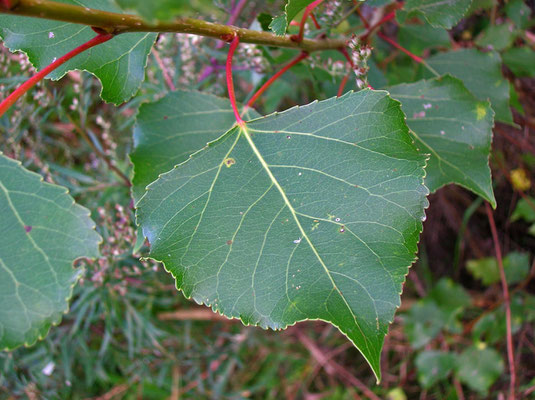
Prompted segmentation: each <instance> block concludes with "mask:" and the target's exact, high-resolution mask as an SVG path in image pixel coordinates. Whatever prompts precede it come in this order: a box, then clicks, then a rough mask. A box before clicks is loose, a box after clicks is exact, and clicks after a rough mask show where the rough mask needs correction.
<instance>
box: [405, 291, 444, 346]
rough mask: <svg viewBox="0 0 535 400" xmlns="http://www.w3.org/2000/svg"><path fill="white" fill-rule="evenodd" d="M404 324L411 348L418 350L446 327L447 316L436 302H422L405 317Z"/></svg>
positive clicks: (413, 307)
mask: <svg viewBox="0 0 535 400" xmlns="http://www.w3.org/2000/svg"><path fill="white" fill-rule="evenodd" d="M403 324H404V325H403V327H404V329H405V334H406V335H407V338H408V339H409V342H410V344H411V347H412V348H414V349H418V348H420V347H423V346H425V345H426V344H427V343H429V342H430V341H431V340H433V339H434V338H435V337H436V336H437V335H438V334H439V333H440V331H441V330H442V328H444V326H445V325H446V316H445V315H444V313H443V312H442V310H441V309H440V308H439V307H438V306H437V305H436V304H435V302H434V301H430V300H422V301H420V302H418V303H416V304H414V305H413V306H412V307H411V308H410V309H409V311H408V312H407V313H406V314H405V315H404V316H403Z"/></svg>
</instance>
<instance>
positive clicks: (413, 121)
mask: <svg viewBox="0 0 535 400" xmlns="http://www.w3.org/2000/svg"><path fill="white" fill-rule="evenodd" d="M389 91H390V93H391V94H392V97H393V98H395V99H397V100H399V101H401V104H402V109H403V111H404V112H405V115H407V123H408V125H409V128H410V130H411V134H412V135H414V139H415V141H416V144H417V147H418V148H419V149H420V151H421V152H422V153H428V154H431V157H430V159H429V162H428V165H427V168H426V171H427V174H426V178H425V184H426V186H427V187H428V188H429V190H430V191H432V192H434V191H435V190H437V189H439V188H440V187H442V186H444V185H446V184H448V183H456V184H458V185H461V186H464V187H465V188H467V189H469V190H472V191H473V192H474V193H476V194H478V195H480V196H481V197H483V198H485V199H486V200H487V201H489V202H490V203H491V204H492V205H493V206H494V207H496V200H495V199H494V193H493V192H492V179H491V176H490V168H489V154H490V144H491V140H492V127H493V125H494V118H493V111H492V109H491V108H490V105H489V104H488V102H482V101H478V100H477V99H476V98H475V97H474V96H473V95H472V94H471V93H470V92H469V91H468V90H467V89H466V88H465V87H464V85H463V83H462V82H461V81H459V80H458V79H455V78H453V77H451V76H449V75H446V76H444V77H443V78H436V79H432V80H429V81H425V80H424V81H419V82H416V83H411V84H403V85H398V86H393V87H390V88H389Z"/></svg>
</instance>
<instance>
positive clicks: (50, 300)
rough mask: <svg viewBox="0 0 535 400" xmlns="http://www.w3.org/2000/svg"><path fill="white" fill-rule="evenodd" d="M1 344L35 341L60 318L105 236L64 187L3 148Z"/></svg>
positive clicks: (0, 159)
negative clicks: (83, 260) (86, 260)
mask: <svg viewBox="0 0 535 400" xmlns="http://www.w3.org/2000/svg"><path fill="white" fill-rule="evenodd" d="M0 221H1V222H2V230H3V232H4V233H3V235H2V240H1V241H0V349H3V350H10V349H14V348H16V347H18V346H21V345H31V344H33V343H35V341H36V340H37V339H41V338H43V337H44V336H46V334H47V333H48V330H49V329H50V326H51V325H55V324H57V323H59V321H60V320H61V316H62V314H63V313H64V312H65V311H67V309H68V300H69V298H70V297H71V295H72V287H73V286H74V284H75V283H76V281H77V280H78V278H79V276H80V272H81V270H79V269H78V270H76V269H74V268H73V266H72V263H73V261H74V260H75V259H76V258H79V257H97V256H98V244H99V242H100V236H99V235H98V234H97V233H96V232H95V230H94V223H93V221H91V219H90V218H89V212H88V211H87V210H86V209H85V208H83V207H80V206H78V205H76V204H75V203H74V200H73V199H72V197H70V196H69V195H68V194H67V193H66V190H65V188H62V187H60V186H56V185H51V184H49V183H44V182H43V181H42V179H41V177H40V176H39V175H37V174H35V173H33V172H30V171H28V170H26V169H24V168H23V167H22V166H21V165H20V163H18V162H17V161H14V160H11V159H9V158H7V157H5V156H4V155H2V154H1V153H0Z"/></svg>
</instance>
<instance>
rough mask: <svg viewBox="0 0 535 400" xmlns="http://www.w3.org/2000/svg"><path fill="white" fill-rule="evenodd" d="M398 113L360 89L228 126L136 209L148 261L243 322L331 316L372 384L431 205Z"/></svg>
mask: <svg viewBox="0 0 535 400" xmlns="http://www.w3.org/2000/svg"><path fill="white" fill-rule="evenodd" d="M208 118H209V117H206V119H208ZM404 118H405V117H404V115H403V113H402V111H401V109H400V106H399V103H398V102H396V101H394V100H392V99H391V98H390V97H389V96H388V95H387V93H386V92H382V91H377V92H376V91H369V90H364V91H361V92H358V93H348V94H347V95H345V96H343V97H340V98H333V99H329V100H325V101H321V102H315V103H312V104H310V105H308V106H304V107H296V108H293V109H290V110H288V111H286V112H283V113H278V114H273V115H270V116H267V117H264V118H259V119H256V120H253V121H250V122H247V123H246V124H245V125H244V126H242V127H240V126H236V127H234V128H232V129H231V130H229V131H228V132H227V133H226V134H224V135H223V136H222V137H221V138H219V139H218V140H216V141H214V142H211V143H210V144H209V145H208V147H207V148H205V149H203V150H201V151H199V152H197V153H195V154H194V155H193V156H192V157H191V158H190V159H189V160H188V161H186V162H184V163H183V164H180V165H179V166H177V167H175V168H174V169H173V170H172V171H170V172H168V173H166V174H163V175H161V177H160V178H159V179H158V180H157V181H155V182H154V183H152V184H151V185H149V187H148V190H147V192H146V193H145V195H144V196H143V198H142V199H141V200H140V201H139V202H138V205H137V208H138V211H137V212H138V222H139V223H140V225H141V227H142V229H143V233H144V234H145V236H146V237H147V238H148V239H149V242H150V244H151V253H150V256H151V257H153V258H154V259H156V260H160V261H162V262H164V264H165V266H166V268H167V269H168V270H169V271H170V272H171V273H172V274H173V275H174V276H175V278H176V282H177V287H178V288H179V289H180V290H182V291H183V292H184V294H185V295H186V296H187V297H192V298H193V299H194V300H195V301H197V302H198V303H204V304H207V305H210V306H211V307H212V308H213V310H215V311H218V312H220V313H222V314H224V315H226V316H228V317H236V318H240V319H241V320H242V321H243V322H244V323H245V324H252V325H260V326H262V327H264V328H267V327H270V328H272V329H283V328H286V327H287V326H288V325H291V324H294V323H296V322H298V321H302V320H307V319H321V320H325V321H328V322H331V323H332V324H333V325H335V326H337V327H338V328H339V329H340V330H341V331H342V332H343V333H344V334H345V335H347V337H349V339H350V340H351V341H352V342H353V343H354V344H355V345H356V346H357V348H358V349H359V350H360V351H361V353H362V354H363V355H364V357H365V358H366V360H367V361H368V362H369V364H370V365H371V367H372V368H373V371H374V372H375V374H376V375H377V377H379V375H380V368H379V359H380V352H381V348H382V345H383V340H384V336H385V335H386V332H387V329H388V324H389V323H390V322H391V321H392V319H393V316H394V311H395V309H396V307H398V306H399V304H400V293H401V290H402V284H403V282H404V280H405V275H406V274H407V272H408V267H409V266H410V265H411V263H412V262H413V261H414V255H415V252H416V250H417V242H418V238H419V233H420V232H421V229H422V222H421V221H422V219H424V208H425V207H426V206H427V199H426V195H427V193H428V191H427V188H426V187H425V186H424V185H423V177H424V175H425V173H424V166H425V156H422V155H421V154H419V153H418V151H417V150H416V149H415V147H414V145H413V144H412V139H411V137H410V135H409V134H408V129H407V126H406V125H405V122H404Z"/></svg>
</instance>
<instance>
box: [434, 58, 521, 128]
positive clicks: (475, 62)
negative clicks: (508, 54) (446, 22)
mask: <svg viewBox="0 0 535 400" xmlns="http://www.w3.org/2000/svg"><path fill="white" fill-rule="evenodd" d="M427 62H428V64H429V65H431V67H433V68H434V69H435V70H436V71H437V72H438V73H440V74H451V75H453V76H454V77H456V78H458V79H460V80H461V81H463V83H464V85H465V86H466V88H467V89H468V90H470V92H472V93H473V94H474V95H475V96H476V97H477V98H478V99H479V100H483V101H485V100H490V102H491V105H492V108H493V110H494V112H495V113H496V120H498V121H501V122H505V123H508V124H513V116H512V114H511V110H510V108H509V82H508V81H507V80H506V79H505V78H504V77H503V75H502V70H501V68H502V60H501V58H500V55H499V54H498V53H496V52H489V53H483V52H481V51H479V50H475V49H462V50H456V51H449V52H446V53H438V54H436V55H434V56H432V57H430V58H429V59H428V60H427Z"/></svg>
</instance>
